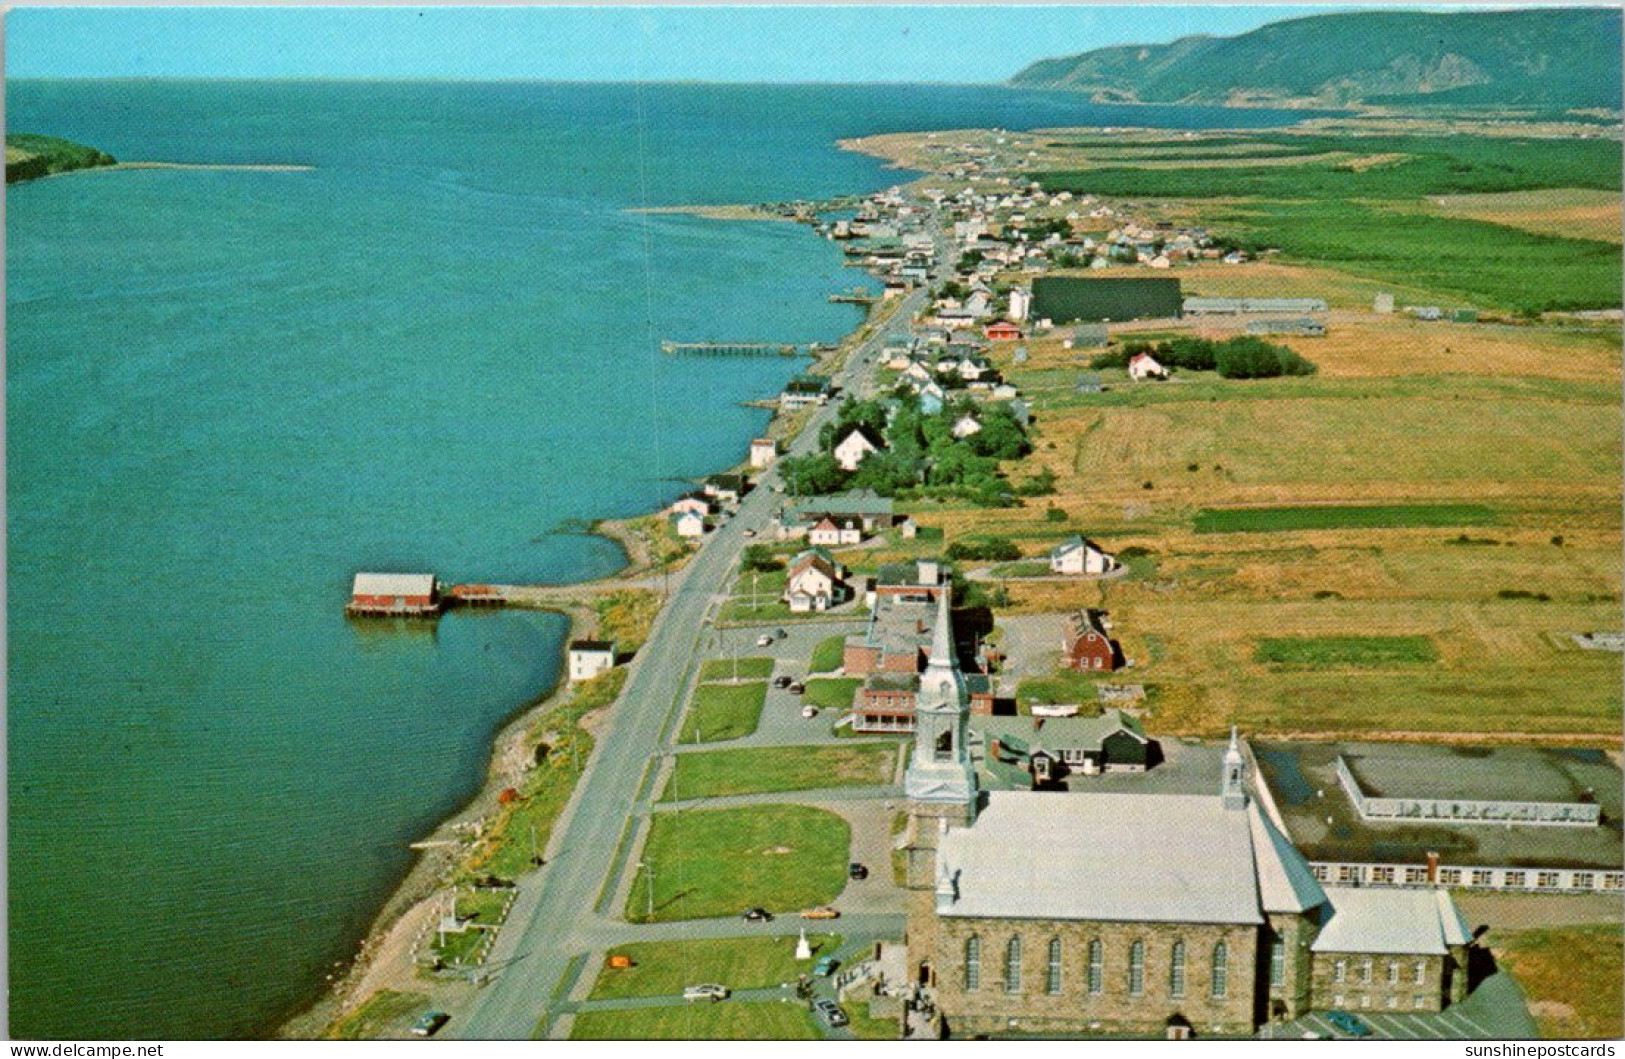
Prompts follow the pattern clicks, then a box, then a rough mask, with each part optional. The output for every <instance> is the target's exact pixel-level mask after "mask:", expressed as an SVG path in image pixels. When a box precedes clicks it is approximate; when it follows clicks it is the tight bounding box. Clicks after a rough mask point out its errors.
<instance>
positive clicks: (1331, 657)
mask: <svg viewBox="0 0 1625 1059" xmlns="http://www.w3.org/2000/svg"><path fill="white" fill-rule="evenodd" d="M1253 660H1254V661H1255V662H1262V663H1264V664H1265V665H1270V666H1294V667H1299V668H1305V669H1322V668H1328V667H1332V666H1370V667H1382V666H1394V665H1423V664H1426V663H1429V662H1437V661H1438V660H1439V649H1438V648H1437V647H1435V646H1434V645H1433V640H1432V639H1431V638H1430V637H1427V636H1279V637H1271V638H1269V639H1265V640H1260V641H1258V648H1257V650H1255V651H1254V652H1253Z"/></svg>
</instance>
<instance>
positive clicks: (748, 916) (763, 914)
mask: <svg viewBox="0 0 1625 1059" xmlns="http://www.w3.org/2000/svg"><path fill="white" fill-rule="evenodd" d="M743 918H744V919H745V920H746V921H747V922H751V923H771V922H773V913H772V912H769V911H768V910H767V909H765V908H750V909H746V910H745V914H744V917H743Z"/></svg>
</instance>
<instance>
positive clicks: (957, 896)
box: [906, 598, 1472, 1037]
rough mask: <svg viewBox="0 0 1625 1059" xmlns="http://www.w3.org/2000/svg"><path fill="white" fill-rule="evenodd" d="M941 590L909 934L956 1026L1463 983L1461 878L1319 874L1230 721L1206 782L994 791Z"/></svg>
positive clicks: (1044, 1026)
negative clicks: (1379, 881) (1414, 884)
mask: <svg viewBox="0 0 1625 1059" xmlns="http://www.w3.org/2000/svg"><path fill="white" fill-rule="evenodd" d="M939 606H940V612H939V618H938V622H937V629H936V635H935V637H934V641H933V644H932V653H931V659H930V663H929V665H928V667H927V670H926V672H925V674H924V675H923V676H922V678H921V692H920V704H919V714H918V727H917V729H916V733H915V746H914V758H913V763H912V764H911V766H910V768H909V772H908V777H907V781H906V790H907V793H908V797H909V800H910V816H911V833H910V836H909V842H908V847H907V852H908V887H909V891H910V893H909V901H910V904H909V923H908V939H907V942H908V953H909V961H910V970H911V974H912V975H914V976H915V977H916V980H917V982H918V983H919V984H920V985H921V986H922V987H924V988H925V989H927V990H928V991H929V992H930V993H931V994H933V995H934V997H935V1003H936V1006H937V1009H938V1010H939V1011H941V1012H942V1014H943V1017H944V1020H945V1023H946V1028H947V1030H948V1032H950V1033H951V1034H953V1035H955V1036H967V1035H973V1034H1031V1035H1045V1034H1076V1033H1088V1032H1101V1033H1118V1034H1121V1033H1132V1034H1137V1035H1145V1036H1159V1037H1160V1036H1163V1035H1164V1034H1166V1033H1170V1032H1172V1033H1175V1034H1183V1033H1187V1032H1189V1033H1195V1034H1197V1035H1208V1036H1216V1035H1224V1036H1239V1035H1251V1034H1252V1033H1253V1032H1254V1031H1255V1030H1256V1029H1257V1028H1258V1027H1259V1026H1260V1025H1261V1024H1263V1023H1264V1022H1267V1021H1270V1020H1273V1019H1287V1018H1296V1017H1298V1016H1300V1015H1302V1014H1304V1013H1305V1012H1307V1011H1309V1010H1311V1009H1327V1008H1347V1009H1350V1010H1356V1011H1358V1010H1405V1011H1438V1010H1440V1009H1441V1008H1443V1007H1444V1006H1445V1005H1447V1004H1449V1003H1453V1002H1455V1001H1457V1000H1459V999H1461V998H1462V997H1463V996H1464V995H1465V994H1466V991H1467V986H1468V981H1467V969H1468V949H1469V947H1470V945H1471V943H1472V939H1471V937H1470V935H1469V932H1468V930H1467V927H1466V924H1465V923H1464V922H1463V921H1462V918H1461V915H1460V913H1459V912H1458V911H1457V910H1456V907H1455V904H1454V902H1453V901H1452V900H1451V898H1450V896H1449V894H1448V893H1447V892H1446V891H1444V890H1442V889H1441V890H1391V891H1378V890H1351V889H1339V888H1334V887H1326V886H1323V885H1322V884H1321V883H1319V882H1318V881H1317V880H1316V879H1315V877H1314V874H1313V872H1312V871H1311V870H1310V867H1309V865H1308V863H1307V862H1306V861H1305V860H1304V858H1303V857H1302V856H1301V855H1300V854H1299V853H1298V851H1297V850H1296V849H1294V848H1293V846H1292V844H1291V843H1290V842H1289V841H1288V840H1287V839H1286V837H1285V836H1284V835H1283V834H1282V832H1281V831H1280V829H1279V828H1278V827H1277V826H1276V824H1275V823H1274V822H1273V821H1272V820H1271V819H1270V816H1269V814H1268V813H1266V812H1264V811H1263V809H1262V808H1261V807H1260V805H1259V804H1258V802H1257V801H1256V800H1255V799H1253V798H1252V797H1251V796H1250V794H1249V792H1248V782H1247V767H1246V763H1245V758H1244V757H1243V755H1242V753H1241V751H1240V747H1239V745H1238V743H1237V740H1236V738H1235V736H1234V734H1232V738H1231V746H1230V749H1229V751H1228V752H1227V753H1226V755H1225V757H1224V762H1223V767H1222V770H1221V774H1220V775H1216V776H1215V777H1214V786H1213V791H1212V793H1211V794H1206V795H1192V794H1135V793H1121V792H1116V793H1098V792H1097V793H1081V792H1071V793H1058V792H1037V791H991V792H985V791H982V790H980V789H979V784H978V780H977V773H976V769H975V767H974V764H973V762H972V759H971V756H970V754H969V748H968V746H967V745H966V714H967V708H966V696H965V691H964V680H963V677H961V676H960V674H959V672H958V665H957V661H956V657H955V651H954V645H953V638H952V631H951V625H950V622H949V615H948V604H947V600H946V598H944V599H943V600H942V601H941V602H940V604H939Z"/></svg>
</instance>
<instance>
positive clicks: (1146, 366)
mask: <svg viewBox="0 0 1625 1059" xmlns="http://www.w3.org/2000/svg"><path fill="white" fill-rule="evenodd" d="M1128 377H1129V378H1131V379H1166V378H1167V377H1168V369H1167V368H1165V367H1163V366H1162V365H1161V364H1158V363H1157V362H1156V360H1155V359H1153V358H1152V356H1151V354H1149V353H1136V354H1134V356H1132V357H1130V358H1129V361H1128Z"/></svg>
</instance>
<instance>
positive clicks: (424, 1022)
mask: <svg viewBox="0 0 1625 1059" xmlns="http://www.w3.org/2000/svg"><path fill="white" fill-rule="evenodd" d="M450 1021H451V1016H450V1015H448V1014H446V1013H445V1012H444V1011H425V1012H424V1013H423V1014H422V1015H420V1016H418V1020H417V1021H416V1022H414V1023H413V1024H412V1035H413V1036H414V1037H433V1036H434V1035H435V1032H436V1031H438V1030H439V1029H440V1027H442V1026H444V1025H445V1024H446V1023H448V1022H450Z"/></svg>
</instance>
